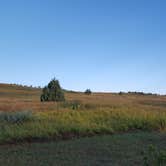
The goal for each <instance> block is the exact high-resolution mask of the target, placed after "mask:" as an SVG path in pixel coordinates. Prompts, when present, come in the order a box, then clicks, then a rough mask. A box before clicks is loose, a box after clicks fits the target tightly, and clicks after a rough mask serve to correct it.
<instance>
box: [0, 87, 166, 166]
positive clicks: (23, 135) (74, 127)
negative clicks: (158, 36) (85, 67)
mask: <svg viewBox="0 0 166 166" xmlns="http://www.w3.org/2000/svg"><path fill="white" fill-rule="evenodd" d="M40 94H41V89H40V88H31V87H23V86H17V85H8V84H0V144H1V150H0V151H1V154H3V155H1V159H0V163H4V162H5V163H8V164H9V165H10V163H11V161H12V164H13V163H15V165H21V164H22V165H27V164H26V163H27V162H32V163H30V165H36V163H39V164H38V165H47V164H48V165H55V163H58V164H56V165H81V164H82V165H101V163H102V165H110V163H112V165H121V164H122V163H125V161H126V165H133V164H134V165H139V164H140V153H139V152H140V150H141V149H142V148H145V147H146V146H147V144H150V143H152V144H156V145H157V146H159V147H162V146H163V147H164V146H165V144H164V140H165V138H166V135H165V133H166V96H159V95H141V94H116V93H93V94H92V95H85V94H84V93H81V92H65V97H66V101H65V102H61V103H55V102H46V103H42V102H40ZM136 131H139V132H138V133H135V132H136ZM128 132H130V133H131V132H133V134H132V133H131V134H124V133H128ZM147 132H148V133H147ZM120 133H121V134H120ZM117 134H119V135H117ZM99 135H100V136H99ZM103 135H105V136H103ZM87 136H88V137H89V136H93V137H92V138H85V137H87ZM78 137H79V138H81V137H84V138H81V139H78V140H77V139H76V138H78ZM73 138H74V139H73ZM64 139H65V140H66V139H67V140H69V139H73V140H71V141H66V142H59V141H60V140H64ZM43 141H44V142H45V141H50V142H48V143H37V144H26V143H28V142H43ZM116 141H117V142H116ZM21 142H22V143H24V144H23V145H21V146H19V145H17V146H15V145H12V146H11V145H10V147H12V148H11V149H10V150H7V149H5V147H8V146H9V145H7V144H8V143H13V144H16V143H21ZM85 144H86V145H87V149H86V146H85ZM107 145H108V147H109V148H108V147H107ZM84 146H85V147H84ZM52 147H54V148H52ZM27 148H28V149H27ZM43 148H44V150H42V149H43ZM61 148H62V151H61ZM129 148H131V149H129ZM134 148H135V150H136V151H135V150H134ZM12 150H13V151H12ZM88 150H89V151H88ZM117 150H119V151H120V152H119V153H118V152H117ZM37 151H39V152H37ZM40 151H41V152H43V153H40ZM48 151H49V153H48ZM93 151H94V152H93ZM51 152H52V153H53V154H54V155H55V157H53V155H51ZM81 152H83V153H81ZM47 153H48V154H47ZM84 153H87V155H86V154H84ZM138 153H139V154H138ZM11 154H14V155H13V156H12V155H11ZM18 154H19V155H20V156H21V155H22V157H23V160H22V159H21V158H18V157H14V156H16V155H18ZM76 154H79V155H80V156H78V159H76V158H75V155H76ZM5 155H9V158H8V159H5ZM36 155H37V156H36ZM33 157H34V158H33ZM46 157H47V158H46ZM85 158H87V160H85ZM84 160H85V161H84ZM49 163H50V164H49ZM51 163H53V164H51ZM78 163H79V164H78ZM0 165H1V164H0ZM5 165H6V164H5Z"/></svg>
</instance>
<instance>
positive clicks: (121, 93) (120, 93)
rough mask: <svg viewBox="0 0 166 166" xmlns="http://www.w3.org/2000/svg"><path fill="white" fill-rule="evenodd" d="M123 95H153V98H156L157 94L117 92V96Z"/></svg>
mask: <svg viewBox="0 0 166 166" xmlns="http://www.w3.org/2000/svg"><path fill="white" fill-rule="evenodd" d="M123 94H132V95H149V96H150V95H153V96H157V95H158V94H156V93H145V92H137V91H134V92H131V91H129V92H122V91H121V92H119V95H123Z"/></svg>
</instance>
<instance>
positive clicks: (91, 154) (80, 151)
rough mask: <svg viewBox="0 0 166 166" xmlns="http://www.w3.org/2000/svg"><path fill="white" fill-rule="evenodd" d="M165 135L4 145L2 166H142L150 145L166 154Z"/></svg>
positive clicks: (116, 135) (145, 134)
mask: <svg viewBox="0 0 166 166" xmlns="http://www.w3.org/2000/svg"><path fill="white" fill-rule="evenodd" d="M165 140H166V134H164V133H157V132H151V133H150V132H134V133H127V134H115V135H104V136H94V137H91V138H80V139H74V140H69V141H58V142H57V141H56V142H54V141H51V142H46V143H43V142H42V143H32V144H27V143H26V144H18V145H3V146H2V145H1V146H0V165H5V166H16V165H17V166H22V165H31V166H36V165H38V166H50V165H55V166H56V165H58V166H92V165H97V166H110V165H111V166H123V165H124V166H133V165H134V166H142V165H143V164H144V156H142V154H141V152H142V151H145V152H146V151H147V149H148V147H149V145H151V144H152V145H153V146H155V147H156V148H157V149H158V150H160V151H163V150H166V149H165V147H166V141H165Z"/></svg>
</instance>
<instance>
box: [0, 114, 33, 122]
mask: <svg viewBox="0 0 166 166" xmlns="http://www.w3.org/2000/svg"><path fill="white" fill-rule="evenodd" d="M32 119H33V115H32V112H30V111H20V112H0V121H1V122H9V123H22V122H25V121H29V120H32Z"/></svg>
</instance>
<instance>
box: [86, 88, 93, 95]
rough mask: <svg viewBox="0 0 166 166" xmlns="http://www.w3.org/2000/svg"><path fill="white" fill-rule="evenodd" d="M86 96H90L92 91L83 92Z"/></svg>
mask: <svg viewBox="0 0 166 166" xmlns="http://www.w3.org/2000/svg"><path fill="white" fill-rule="evenodd" d="M84 93H85V94H86V95H90V94H92V91H91V90H90V89H87V90H86V91H85V92H84Z"/></svg>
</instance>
